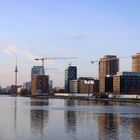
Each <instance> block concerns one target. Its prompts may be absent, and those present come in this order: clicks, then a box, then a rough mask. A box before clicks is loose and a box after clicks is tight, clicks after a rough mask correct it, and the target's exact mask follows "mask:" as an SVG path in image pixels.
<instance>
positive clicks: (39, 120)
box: [31, 100, 49, 135]
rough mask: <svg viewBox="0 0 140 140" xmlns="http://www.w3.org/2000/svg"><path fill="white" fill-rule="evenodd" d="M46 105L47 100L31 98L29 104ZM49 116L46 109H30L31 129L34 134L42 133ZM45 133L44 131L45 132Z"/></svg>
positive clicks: (47, 103)
mask: <svg viewBox="0 0 140 140" xmlns="http://www.w3.org/2000/svg"><path fill="white" fill-rule="evenodd" d="M46 105H47V106H48V105H49V102H48V100H47V101H44V100H32V101H31V106H46ZM48 118H49V112H48V110H44V109H40V110H31V130H32V133H34V134H37V135H38V134H39V135H44V131H46V129H47V124H48ZM45 133H46V132H45Z"/></svg>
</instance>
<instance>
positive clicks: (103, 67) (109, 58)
mask: <svg viewBox="0 0 140 140" xmlns="http://www.w3.org/2000/svg"><path fill="white" fill-rule="evenodd" d="M118 71H119V59H118V58H117V56H116V55H105V56H104V57H103V58H100V61H99V80H100V92H106V83H105V81H106V77H113V76H114V75H115V74H116V73H117V72H118ZM112 84H113V83H112ZM112 86H113V85H112Z"/></svg>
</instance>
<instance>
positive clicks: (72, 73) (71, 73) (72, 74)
mask: <svg viewBox="0 0 140 140" xmlns="http://www.w3.org/2000/svg"><path fill="white" fill-rule="evenodd" d="M76 79H77V67H76V66H69V67H68V68H67V69H66V70H65V91H66V92H68V93H69V92H70V89H69V88H70V80H76Z"/></svg>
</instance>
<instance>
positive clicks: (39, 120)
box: [0, 96, 140, 140]
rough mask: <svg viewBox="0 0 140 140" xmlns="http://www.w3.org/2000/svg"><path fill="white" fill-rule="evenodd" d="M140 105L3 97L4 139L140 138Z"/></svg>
mask: <svg viewBox="0 0 140 140" xmlns="http://www.w3.org/2000/svg"><path fill="white" fill-rule="evenodd" d="M139 107H140V104H133V103H123V102H122V103H118V102H116V103H111V102H102V103H101V102H94V101H86V100H85V101H84V100H83V101H82V100H70V99H35V98H34V99H32V98H28V97H26V98H24V97H10V96H0V110H1V115H0V139H1V140H19V139H20V140H38V139H41V140H56V139H64V140H85V139H86V140H91V139H100V140H109V139H111V140H119V139H120V140H126V139H130V140H131V139H133V140H138V139H140V130H139V128H140V109H139Z"/></svg>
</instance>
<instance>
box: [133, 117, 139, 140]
mask: <svg viewBox="0 0 140 140" xmlns="http://www.w3.org/2000/svg"><path fill="white" fill-rule="evenodd" d="M132 139H133V140H140V118H133V119H132Z"/></svg>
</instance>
